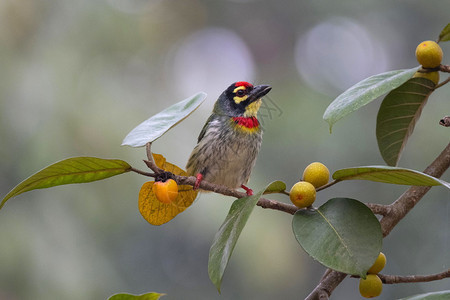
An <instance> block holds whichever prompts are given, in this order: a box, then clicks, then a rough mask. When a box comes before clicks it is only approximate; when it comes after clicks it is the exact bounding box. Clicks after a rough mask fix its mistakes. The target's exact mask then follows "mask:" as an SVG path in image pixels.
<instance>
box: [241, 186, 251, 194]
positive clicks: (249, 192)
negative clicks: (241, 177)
mask: <svg viewBox="0 0 450 300" xmlns="http://www.w3.org/2000/svg"><path fill="white" fill-rule="evenodd" d="M241 188H243V189H244V190H245V193H246V194H247V196H252V195H253V190H252V189H251V188H248V187H246V186H245V185H241Z"/></svg>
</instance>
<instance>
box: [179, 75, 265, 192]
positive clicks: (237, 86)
mask: <svg viewBox="0 0 450 300" xmlns="http://www.w3.org/2000/svg"><path fill="white" fill-rule="evenodd" d="M271 89H272V87H271V86H269V85H257V86H254V85H253V84H251V83H248V82H246V81H238V82H235V83H233V84H231V85H230V86H229V87H228V88H227V89H226V90H225V91H224V92H223V93H222V94H221V95H220V96H219V98H218V99H217V101H216V102H215V104H214V108H213V111H212V114H211V115H210V116H209V118H208V119H207V121H206V123H205V125H204V126H203V129H202V130H201V131H200V134H199V136H198V140H197V145H196V146H195V147H194V149H193V151H192V153H191V155H190V157H189V159H188V162H187V164H186V172H187V173H188V175H190V176H196V181H195V184H194V186H193V188H194V189H198V188H199V186H200V183H201V182H202V180H205V181H208V182H210V183H215V184H220V185H224V186H227V187H229V188H232V189H237V188H243V189H244V190H245V192H246V194H247V195H248V196H250V195H253V190H252V189H250V188H248V187H247V186H246V184H247V182H248V179H249V177H250V173H251V171H252V169H253V167H254V165H255V162H256V157H257V155H258V152H259V149H260V147H261V142H262V134H263V131H262V128H261V124H260V123H259V121H258V119H257V113H258V110H259V108H260V107H261V104H262V97H264V96H265V95H267V93H269V92H270V90H271Z"/></svg>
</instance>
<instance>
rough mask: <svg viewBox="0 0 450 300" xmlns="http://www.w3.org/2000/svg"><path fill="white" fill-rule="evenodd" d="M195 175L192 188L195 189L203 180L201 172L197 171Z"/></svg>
mask: <svg viewBox="0 0 450 300" xmlns="http://www.w3.org/2000/svg"><path fill="white" fill-rule="evenodd" d="M196 177H197V179H196V180H195V183H194V190H197V189H198V188H199V187H200V183H201V182H202V180H203V175H202V173H198V174H197V176H196Z"/></svg>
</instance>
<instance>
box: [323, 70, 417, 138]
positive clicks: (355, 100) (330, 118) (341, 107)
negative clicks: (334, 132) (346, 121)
mask: <svg viewBox="0 0 450 300" xmlns="http://www.w3.org/2000/svg"><path fill="white" fill-rule="evenodd" d="M417 69H418V67H416V68H412V69H407V70H396V71H389V72H385V73H382V74H378V75H374V76H371V77H369V78H366V79H364V80H362V81H360V82H359V83H357V84H355V85H354V86H352V87H350V88H349V89H347V90H346V91H345V92H343V93H342V94H341V95H339V96H338V97H337V98H336V99H335V100H334V101H333V102H332V103H331V104H330V105H329V106H328V107H327V109H326V111H325V113H324V115H323V118H324V120H325V121H327V122H328V123H329V125H330V130H331V127H332V126H333V125H334V124H335V123H336V122H337V121H338V120H340V119H341V118H343V117H344V116H346V115H347V114H349V113H351V112H353V111H355V110H357V109H359V108H361V107H362V106H364V105H366V104H368V103H370V102H371V101H373V100H375V99H376V98H378V97H380V96H381V95H383V94H386V93H388V92H389V91H391V90H393V89H395V88H397V87H398V86H400V85H402V84H403V83H404V82H405V81H407V80H408V79H409V78H411V77H412V76H413V74H414V73H415V72H416V71H417Z"/></svg>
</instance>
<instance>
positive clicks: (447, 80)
mask: <svg viewBox="0 0 450 300" xmlns="http://www.w3.org/2000/svg"><path fill="white" fill-rule="evenodd" d="M449 82H450V76H449V77H448V78H447V79H445V80H444V81H442V82H441V83H439V84H438V85H436V86H435V87H434V89H438V88H440V87H441V86H443V85H445V84H447V83H449Z"/></svg>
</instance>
